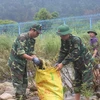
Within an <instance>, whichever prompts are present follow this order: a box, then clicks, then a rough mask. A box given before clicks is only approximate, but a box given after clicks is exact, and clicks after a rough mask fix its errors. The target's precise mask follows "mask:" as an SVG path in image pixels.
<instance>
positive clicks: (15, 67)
mask: <svg viewBox="0 0 100 100" xmlns="http://www.w3.org/2000/svg"><path fill="white" fill-rule="evenodd" d="M34 44H35V39H34V38H30V37H29V33H27V34H26V33H25V34H21V35H19V36H18V37H17V39H16V41H15V42H14V44H13V46H12V49H11V53H10V57H9V61H8V65H9V66H10V69H11V72H12V81H13V86H14V87H15V89H16V95H18V94H19V95H20V94H21V95H25V92H26V88H27V85H28V80H27V67H26V65H27V60H26V59H24V58H22V55H23V54H28V55H33V54H34Z"/></svg>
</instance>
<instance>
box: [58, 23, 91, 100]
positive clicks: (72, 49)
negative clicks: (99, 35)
mask: <svg viewBox="0 0 100 100" xmlns="http://www.w3.org/2000/svg"><path fill="white" fill-rule="evenodd" d="M57 34H58V35H59V36H60V37H61V48H60V53H59V58H58V61H57V64H56V69H57V70H61V69H62V67H63V66H65V65H67V64H69V63H70V62H73V65H74V70H75V84H74V85H75V86H74V92H75V100H80V93H81V89H82V85H83V84H86V87H87V89H91V87H92V85H93V73H92V68H93V65H92V62H93V61H92V60H91V58H92V55H91V54H90V52H89V51H88V49H87V48H86V47H85V45H84V44H83V43H82V40H81V38H79V37H77V36H73V35H72V34H71V30H70V29H69V27H68V26H67V25H61V26H59V27H58V31H57ZM86 100H89V98H86Z"/></svg>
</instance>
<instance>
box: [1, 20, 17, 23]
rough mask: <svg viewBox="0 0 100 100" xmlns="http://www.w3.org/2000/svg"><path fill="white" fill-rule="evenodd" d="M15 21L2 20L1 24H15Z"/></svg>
mask: <svg viewBox="0 0 100 100" xmlns="http://www.w3.org/2000/svg"><path fill="white" fill-rule="evenodd" d="M15 23H16V22H15V21H12V20H0V24H15Z"/></svg>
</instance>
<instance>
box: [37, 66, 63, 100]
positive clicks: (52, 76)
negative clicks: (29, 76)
mask: <svg viewBox="0 0 100 100" xmlns="http://www.w3.org/2000/svg"><path fill="white" fill-rule="evenodd" d="M35 81H36V84H37V89H38V95H39V97H40V100H63V86H62V81H61V75H60V72H59V71H56V69H55V68H53V67H48V68H46V69H45V70H41V69H37V72H36V77H35Z"/></svg>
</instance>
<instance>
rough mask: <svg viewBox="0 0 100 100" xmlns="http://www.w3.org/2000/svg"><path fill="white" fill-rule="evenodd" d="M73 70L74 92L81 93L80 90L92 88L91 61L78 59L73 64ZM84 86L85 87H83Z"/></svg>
mask: <svg viewBox="0 0 100 100" xmlns="http://www.w3.org/2000/svg"><path fill="white" fill-rule="evenodd" d="M74 69H75V82H74V92H75V93H81V91H82V88H84V87H85V88H87V89H88V90H90V89H92V88H93V78H94V77H93V64H92V62H91V60H83V59H82V58H80V59H79V60H78V61H76V62H74ZM84 85H85V86H84Z"/></svg>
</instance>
